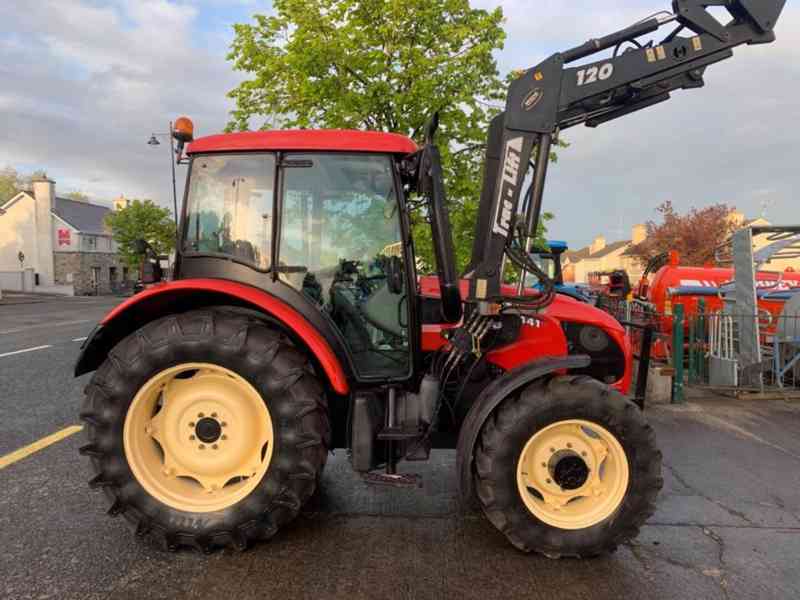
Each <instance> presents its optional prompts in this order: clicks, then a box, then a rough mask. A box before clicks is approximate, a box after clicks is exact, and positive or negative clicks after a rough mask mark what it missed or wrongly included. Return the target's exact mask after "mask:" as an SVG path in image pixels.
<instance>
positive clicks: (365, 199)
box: [275, 153, 413, 379]
mask: <svg viewBox="0 0 800 600" xmlns="http://www.w3.org/2000/svg"><path fill="white" fill-rule="evenodd" d="M393 168H394V167H393V160H392V157H391V156H389V155H381V154H346V153H327V154H325V153H303V154H299V153H298V154H291V153H290V154H285V155H283V157H282V160H281V169H280V173H281V183H280V196H279V205H280V210H279V211H278V212H279V214H280V222H279V230H280V233H279V242H278V249H277V250H278V251H277V264H276V265H275V270H276V271H277V272H278V274H279V279H280V280H281V281H282V282H283V283H284V284H286V285H289V286H292V287H293V288H295V289H296V290H298V291H300V292H301V293H303V294H304V296H305V297H306V298H307V299H309V300H311V301H312V302H314V304H315V305H316V306H317V308H318V310H319V311H321V312H322V313H323V314H324V315H326V317H327V318H328V319H330V321H331V322H332V323H333V325H334V326H335V328H336V329H337V330H338V331H339V333H340V334H341V336H342V338H343V339H344V341H345V344H346V346H347V348H348V351H349V353H350V355H351V358H352V362H353V366H354V368H355V370H356V372H357V374H358V376H359V377H360V378H364V379H372V378H375V379H387V378H390V379H391V378H402V377H405V376H408V375H409V374H410V372H411V368H412V361H411V354H412V344H411V337H410V335H409V307H410V303H409V295H408V293H409V289H408V288H409V287H410V286H409V284H408V281H407V270H406V260H407V258H406V256H405V251H404V248H405V245H404V244H403V236H402V231H403V228H402V226H401V211H400V209H399V193H398V189H397V184H396V178H395V176H394V171H393ZM412 292H413V290H412Z"/></svg>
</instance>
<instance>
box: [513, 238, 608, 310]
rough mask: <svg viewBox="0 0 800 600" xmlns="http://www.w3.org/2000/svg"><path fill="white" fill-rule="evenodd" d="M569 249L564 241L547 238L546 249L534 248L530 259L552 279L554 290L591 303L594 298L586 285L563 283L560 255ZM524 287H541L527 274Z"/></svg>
mask: <svg viewBox="0 0 800 600" xmlns="http://www.w3.org/2000/svg"><path fill="white" fill-rule="evenodd" d="M568 249H569V246H568V245H567V243H566V242H562V241H557V240H548V241H547V248H546V249H539V250H534V251H533V252H532V253H531V260H533V262H534V263H536V265H538V266H539V268H540V269H541V270H542V272H544V273H545V274H546V275H547V276H548V277H549V278H550V279H552V281H553V284H554V288H555V291H556V292H557V293H559V294H562V295H564V296H569V297H570V298H574V299H575V300H579V301H581V302H589V303H593V302H594V301H595V298H594V296H593V294H592V293H591V290H590V289H589V288H587V287H586V286H582V285H576V284H574V283H564V271H563V265H562V264H561V256H562V255H563V254H564V253H565V252H566V251H567V250H568ZM525 284H526V287H533V288H535V289H540V288H541V283H540V282H539V281H538V280H537V279H536V278H535V277H534V276H533V275H532V274H529V275H528V276H527V277H526V280H525Z"/></svg>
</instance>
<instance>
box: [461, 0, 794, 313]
mask: <svg viewBox="0 0 800 600" xmlns="http://www.w3.org/2000/svg"><path fill="white" fill-rule="evenodd" d="M785 2H786V0H674V1H673V11H674V14H669V13H664V14H663V15H659V16H655V17H652V18H650V19H647V20H645V21H642V22H640V23H637V24H635V25H633V26H631V27H628V28H626V29H623V30H621V31H619V32H616V33H614V34H611V35H609V36H606V37H604V38H600V39H596V40H590V41H588V42H586V43H585V44H582V45H581V46H578V47H576V48H573V49H571V50H568V51H566V52H563V53H558V54H555V55H553V56H551V57H550V58H548V59H546V60H545V61H544V62H542V63H541V64H540V65H538V66H536V67H533V68H531V69H528V70H527V71H525V72H524V73H523V74H522V75H521V76H520V77H519V78H518V79H516V80H515V81H514V82H513V83H512V84H511V86H510V87H509V92H508V97H507V101H506V110H505V112H503V113H501V114H500V115H499V116H498V117H496V119H495V120H494V121H493V122H492V127H491V128H490V133H489V140H488V144H487V150H486V153H487V163H486V169H485V173H484V184H483V191H482V194H481V207H480V211H479V215H478V221H477V224H476V235H475V240H476V241H475V245H474V247H473V256H472V260H471V262H470V267H469V268H468V270H467V271H468V273H467V277H469V278H470V293H469V298H468V299H469V300H471V301H473V302H476V303H477V305H478V308H479V309H480V311H481V312H482V313H484V314H487V313H491V312H495V311H496V310H498V308H497V307H498V306H499V305H500V304H501V303H503V302H507V301H509V298H507V297H503V295H502V294H501V283H502V275H503V266H504V261H505V258H506V256H509V255H511V256H512V258H513V256H514V255H512V254H510V249H511V248H512V247H513V244H512V243H511V240H513V239H514V237H515V235H516V234H517V233H518V232H519V233H520V234H521V235H517V239H521V240H523V244H524V248H519V247H518V246H519V245H517V248H518V250H519V251H522V252H524V254H527V252H528V251H529V250H530V243H531V241H532V239H533V237H534V236H535V233H536V230H537V226H538V221H539V215H540V212H541V203H542V195H543V191H544V182H545V178H546V175H547V164H548V161H549V154H550V147H551V144H552V142H553V140H554V139H555V137H556V135H557V133H558V132H559V131H560V130H561V129H565V128H567V127H572V126H574V125H578V124H581V123H585V124H586V125H587V126H589V127H596V126H598V125H600V124H602V123H606V122H608V121H611V120H613V119H617V118H619V117H622V116H625V115H627V114H630V113H632V112H635V111H638V110H641V109H643V108H647V107H648V106H652V105H654V104H658V103H660V102H664V101H666V100H668V99H669V98H670V93H671V92H673V91H675V90H680V89H692V88H698V87H702V86H703V85H704V80H703V75H704V73H705V69H706V68H707V67H708V66H709V65H712V64H714V63H717V62H720V61H722V60H725V59H727V58H730V57H731V56H733V50H732V49H733V48H734V47H736V46H740V45H743V44H764V43H769V42H772V41H774V40H775V34H774V32H773V28H774V26H775V23H776V22H777V19H778V17H779V16H780V13H781V11H782V10H783V7H784V5H785ZM709 6H724V7H725V8H726V9H727V10H728V12H729V13H730V14H731V21H730V22H729V23H727V24H725V25H723V24H721V23H720V22H719V21H717V20H716V19H715V18H714V17H713V16H712V15H711V14H710V13H709V12H708V10H707V8H708V7H709ZM669 23H675V24H676V29H675V30H673V31H672V32H671V33H670V34H669V35H668V36H667V37H666V38H665V39H664V40H663V41H662V42H661V43H660V44H658V45H653V44H652V42H651V43H649V44H647V45H642V44H641V43H639V42H638V41H636V40H637V38H639V37H641V36H643V35H646V34H648V33H652V32H654V31H656V30H658V29H659V28H661V27H662V26H664V25H667V24H669ZM684 31H688V32H690V33H693V34H694V35H693V36H691V37H687V36H682V35H680V34H681V33H682V32H684ZM626 43H630V44H632V45H633V47H630V48H627V49H626V51H625V52H622V53H621V54H620V53H619V50H620V48H621V47H622V46H623V45H624V44H626ZM610 48H615V50H614V53H613V55H612V56H611V57H609V58H607V59H604V60H599V61H596V62H593V63H588V64H582V65H580V66H576V67H566V65H567V64H569V63H573V62H575V61H578V60H581V59H584V58H587V57H589V56H591V55H593V54H596V53H599V52H601V51H603V50H607V49H610ZM534 149H536V152H535V168H534V178H533V182H532V189H531V193H530V196H529V201H528V206H527V208H526V210H525V219H524V223H522V222H519V223H518V221H519V217H518V211H519V203H520V198H521V196H522V194H521V191H522V186H523V182H524V180H525V176H526V172H527V169H528V164H529V162H531V158H532V156H533V155H534ZM516 256H517V258H518V257H519V253H518V254H516ZM515 262H516V263H517V264H519V262H518V260H515ZM523 277H524V270H523Z"/></svg>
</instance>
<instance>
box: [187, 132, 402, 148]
mask: <svg viewBox="0 0 800 600" xmlns="http://www.w3.org/2000/svg"><path fill="white" fill-rule="evenodd" d="M253 150H295V151H296V150H302V151H315V150H316V151H329V152H330V151H334V152H335V151H339V152H380V153H384V154H386V153H389V154H409V153H411V152H416V151H417V145H416V144H415V143H414V142H413V141H411V140H410V139H409V138H407V137H406V136H404V135H400V134H398V133H383V132H380V131H357V130H353V129H280V130H274V131H243V132H238V133H221V134H218V135H209V136H206V137H201V138H198V139H196V140H194V141H193V142H192V143H191V144H189V146H188V147H187V149H186V154H199V153H202V152H246V151H253Z"/></svg>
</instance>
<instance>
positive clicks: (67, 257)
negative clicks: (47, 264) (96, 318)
mask: <svg viewBox="0 0 800 600" xmlns="http://www.w3.org/2000/svg"><path fill="white" fill-rule="evenodd" d="M53 256H54V259H55V280H56V283H57V284H62V285H68V284H72V285H73V286H75V295H76V296H95V295H103V294H114V293H119V292H122V291H125V290H129V289H131V287H132V285H133V282H134V281H136V278H137V276H138V274H139V273H138V270H137V269H132V268H129V269H128V278H127V280H124V279H123V273H124V269H125V267H126V266H127V265H125V264H123V263H122V262H121V261H120V258H119V256H118V255H117V254H112V253H105V252H55V253H54V254H53ZM93 268H96V269H98V270H99V271H98V277H97V285H95V283H94V281H93V278H92V269H93ZM112 268H113V269H116V274H115V277H114V281H112V280H111V269H112Z"/></svg>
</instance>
